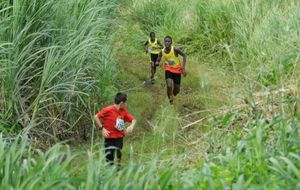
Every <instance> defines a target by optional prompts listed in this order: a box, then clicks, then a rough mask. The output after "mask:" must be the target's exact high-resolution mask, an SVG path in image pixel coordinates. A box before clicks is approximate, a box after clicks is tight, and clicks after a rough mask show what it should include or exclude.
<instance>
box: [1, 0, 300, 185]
mask: <svg viewBox="0 0 300 190" xmlns="http://www.w3.org/2000/svg"><path fill="white" fill-rule="evenodd" d="M9 2H10V1H5V3H7V4H9ZM16 2H18V1H16ZM23 2H27V1H23ZM28 2H29V1H28ZM34 2H35V1H34ZM36 2H37V1H36ZM39 2H40V1H39ZM47 2H49V1H47ZM50 2H52V1H50ZM53 2H54V1H53ZM68 2H70V1H68ZM74 2H75V1H74ZM89 2H93V3H94V4H89ZM119 2H120V3H121V4H120V6H119V7H118V12H117V15H118V19H116V20H114V23H113V30H111V31H110V34H114V36H113V37H112V39H113V42H114V43H113V44H114V51H113V53H112V54H109V53H105V54H101V55H102V57H104V58H107V55H113V56H114V57H115V59H116V61H117V63H118V64H117V65H118V67H117V68H114V67H113V69H111V67H109V66H110V65H113V64H110V63H111V62H109V61H108V60H110V59H104V58H103V59H101V60H99V61H100V62H101V63H106V64H101V65H98V64H97V65H93V64H92V68H90V69H91V70H88V71H91V72H88V74H93V75H92V76H94V75H95V77H96V79H97V80H95V81H96V82H99V83H101V81H103V82H105V79H110V76H111V75H113V76H114V74H117V77H116V78H114V86H112V88H104V91H103V89H102V90H100V92H99V91H97V90H95V91H91V90H90V89H89V88H90V87H91V88H92V87H95V86H94V83H89V82H87V81H90V80H89V79H91V78H89V77H87V78H81V76H82V75H76V76H75V78H70V80H71V79H72V81H76V79H78V80H79V79H80V80H79V81H80V82H83V79H84V82H83V83H82V85H83V86H84V87H85V88H80V90H81V91H77V90H73V91H68V90H66V91H63V90H65V88H63V90H62V89H61V91H59V93H58V92H57V91H56V89H57V88H58V87H60V85H61V81H59V79H65V78H64V77H68V76H69V75H68V72H71V71H72V72H73V66H74V65H73V63H74V60H77V59H75V58H77V57H72V56H71V58H72V59H69V56H67V57H65V55H69V54H68V53H66V54H64V53H63V52H61V53H56V52H55V51H54V50H52V51H50V52H49V54H50V55H49V56H50V57H49V59H45V63H47V64H46V66H47V65H48V67H45V68H49V71H50V72H49V73H48V74H47V72H45V75H46V76H48V77H51V76H57V75H55V73H57V72H58V73H59V74H60V75H59V77H57V78H56V77H54V79H55V80H54V81H56V79H57V80H58V81H57V83H41V84H53V85H54V86H45V87H47V88H41V89H39V88H38V90H37V91H41V94H40V95H39V94H38V95H39V96H37V97H39V98H40V99H38V100H44V102H43V101H42V102H41V101H33V103H32V104H33V106H31V107H29V108H28V109H26V110H29V111H30V110H31V112H29V113H30V114H32V113H35V116H36V117H34V118H39V117H38V116H43V114H46V115H47V114H51V113H52V112H51V111H55V110H51V109H46V108H48V107H49V106H52V104H51V102H50V103H49V104H47V105H48V106H46V107H45V106H44V107H39V106H40V105H42V104H41V103H45V101H53V100H51V99H49V100H48V99H47V97H48V95H51V96H52V95H53V97H55V98H57V99H55V100H57V102H56V104H53V105H59V104H60V103H62V104H63V105H66V106H68V105H70V104H69V103H70V102H75V103H74V104H71V105H72V106H78V107H79V108H80V110H85V109H84V108H86V107H85V106H87V107H88V108H89V109H88V110H89V111H90V112H92V113H90V114H84V116H87V115H88V116H87V117H89V116H92V115H93V114H94V112H95V110H93V106H88V105H90V104H89V103H88V102H90V101H91V102H92V103H95V104H96V105H95V107H98V106H99V107H100V105H101V102H99V101H98V100H97V101H96V100H95V99H96V98H94V99H93V98H92V100H91V99H88V101H86V99H84V98H83V97H85V96H84V95H85V94H82V93H83V92H85V93H88V94H89V95H90V97H98V95H99V93H100V94H101V97H105V94H106V95H107V97H109V98H111V97H113V95H114V93H115V91H117V90H122V91H125V92H127V93H128V95H129V102H128V109H129V110H130V112H132V113H133V115H135V116H136V118H137V119H138V121H139V122H138V125H137V128H136V129H135V131H134V133H133V134H132V135H130V136H128V138H127V139H126V142H125V146H124V150H123V158H124V159H123V163H124V165H123V166H122V168H121V170H120V171H118V172H117V171H116V169H115V168H114V167H110V166H108V165H107V164H106V163H105V161H104V159H103V153H102V151H101V148H99V147H100V146H101V143H100V144H98V143H95V144H91V146H90V147H89V150H88V151H86V149H85V150H84V151H78V150H76V152H72V151H71V150H70V149H69V147H63V146H61V145H59V144H58V145H55V146H53V147H52V148H50V149H49V150H47V151H46V152H42V151H39V150H36V149H35V148H31V146H30V145H28V144H27V141H26V140H20V141H15V142H14V143H12V146H11V147H9V148H8V146H7V144H6V143H5V141H4V140H3V139H1V137H0V160H1V161H0V171H2V172H0V179H1V180H0V181H1V183H0V188H3V189H9V188H16V189H34V188H36V189H41V188H42V189H43V188H44V189H48V188H53V189H59V188H62V189H80V188H82V189H212V190H214V189H299V187H300V186H299V180H300V165H299V163H300V162H299V161H300V157H299V154H300V141H299V139H300V138H299V136H300V129H299V126H300V125H299V90H298V89H299V77H297V76H299V57H300V56H299V47H298V44H299V39H300V38H299V33H300V32H299V28H300V27H299V20H300V19H299V18H300V12H299V11H298V10H299V9H300V5H299V3H298V1H296V0H289V1H281V0H266V1H260V0H253V1H240V0H233V1H232V0H231V1H227V0H212V1H197V0H195V1H186V0H183V1H176V2H175V1H169V0H166V1H159V0H155V1H148V0H141V1H133V0H123V1H119ZM98 3H100V1H97V2H96V1H76V4H75V3H74V4H72V3H71V4H72V5H73V6H71V7H75V8H76V9H74V10H73V11H74V12H73V13H78V12H81V10H89V11H87V13H86V14H88V13H89V14H92V15H93V13H95V12H97V11H94V8H95V7H98V6H96V5H99V4H98ZM101 3H108V2H106V1H101ZM41 4H43V5H44V4H47V3H46V2H44V1H43V3H41ZM58 4H60V3H58ZM1 5H2V4H1ZM28 5H29V4H28ZM47 5H48V4H47ZM87 5H89V6H88V7H89V8H88V9H84V7H86V6H87ZM31 6H33V4H30V6H29V7H31ZM20 7H23V8H24V7H28V6H20ZM31 8H32V9H33V8H36V6H33V7H31ZM31 8H30V9H29V10H31ZM47 8H48V7H47ZM64 8H65V9H67V6H66V7H62V10H64ZM68 8H70V6H68ZM98 8H100V7H98ZM9 10H10V9H7V10H6V9H5V10H4V11H1V12H0V14H2V13H4V14H3V15H4V16H6V15H10V14H12V13H7V12H6V11H9ZM47 10H48V9H47ZM49 10H50V9H49ZM96 10H98V9H97V8H96ZM101 10H102V9H101ZM104 10H106V9H104ZM108 10H109V11H110V10H111V9H108ZM99 11H100V9H99ZM26 12H28V11H26ZM36 12H38V11H36ZM67 12H68V13H70V12H69V11H67ZM29 13H30V11H29ZM60 13H61V14H63V12H60ZM68 13H66V14H68ZM49 14H50V13H49ZM106 14H108V13H107V12H105V15H106ZM43 15H48V14H43ZM50 15H51V14H50ZM75 15H76V14H75ZM1 16H2V15H1ZM5 18H6V17H5ZM13 18H15V17H13ZM28 18H31V17H28ZM42 18H43V17H42ZM76 18H85V17H80V16H79V17H76ZM87 18H89V17H87ZM92 18H94V19H84V22H81V19H75V20H74V23H77V25H75V26H76V27H75V26H74V28H75V29H76V30H75V29H74V28H73V29H74V31H73V30H68V32H71V34H73V33H72V31H73V32H75V31H77V29H78V30H80V31H81V29H82V28H81V26H82V25H81V24H83V23H85V24H88V26H89V27H88V29H86V30H83V31H82V33H81V32H80V33H76V32H75V34H78V35H75V36H76V37H77V36H79V38H80V37H86V36H89V35H88V34H89V31H93V30H90V29H92V28H94V27H95V26H91V25H89V24H92V23H93V22H94V21H99V20H97V18H99V17H93V16H92ZM100 18H102V17H101V16H100ZM11 19H12V18H11ZM4 20H5V19H4ZM38 20H41V19H38ZM50 20H51V19H50ZM3 22H5V21H3ZM89 22H91V23H89ZM7 23H8V22H7ZM41 23H44V22H41ZM50 23H51V22H50ZM67 23H68V22H67V21H65V22H62V25H63V26H68V25H67ZM80 23H81V24H80ZM94 24H96V23H94ZM98 24H100V23H98ZM7 26H10V25H9V24H8V25H7ZM14 26H18V25H14ZM42 26H44V25H42ZM46 26H48V25H45V27H46ZM50 26H51V25H50ZM97 26H98V25H97ZM99 26H101V25H99ZM4 28H5V27H4ZM25 28H26V27H25ZM42 28H44V27H42ZM0 30H2V31H4V32H5V31H6V30H5V29H2V28H1V29H0ZM102 30H103V31H106V28H102V29H101V31H102ZM152 30H153V31H155V32H156V34H157V36H158V37H159V39H160V40H161V41H162V38H163V37H164V36H165V35H171V36H172V37H173V39H174V45H175V46H178V47H180V48H182V49H183V50H184V51H185V52H187V53H188V65H187V71H188V76H187V77H186V78H183V80H182V92H181V93H180V95H179V96H178V97H176V99H175V104H174V105H173V106H170V105H169V103H168V101H167V99H166V95H165V86H164V75H163V72H162V70H160V71H159V72H158V73H157V80H156V81H157V82H156V84H155V85H153V86H148V85H147V86H145V85H144V84H142V82H143V80H145V79H147V78H148V75H149V74H150V71H149V64H148V56H147V55H144V54H143V53H142V52H143V51H142V43H143V41H144V40H146V39H147V37H148V33H149V31H152ZM8 31H10V30H8ZM21 31H23V30H21ZM25 31H26V30H25ZM51 31H52V30H51ZM54 31H55V30H54ZM58 31H60V32H62V34H63V35H59V37H60V39H64V37H65V35H66V36H68V35H69V34H66V33H63V32H64V30H62V29H61V30H58ZM112 31H114V32H115V33H113V32H112ZM97 32H98V33H97ZM97 32H96V33H97V35H99V34H100V36H102V33H101V32H100V31H98V30H97ZM19 33H21V34H22V32H19ZM34 34H35V33H34ZM73 35H74V34H73ZM94 35H95V34H94V33H93V35H92V36H94ZM106 35H107V33H105V35H104V36H106ZM0 37H1V36H0ZM29 37H32V35H29ZM5 39H6V38H5ZM13 39H14V38H13ZM47 39H48V38H47ZM76 39H77V38H76ZM80 39H81V38H80ZM84 39H85V38H84ZM1 40H2V39H1ZM48 40H51V39H48ZM105 40H106V39H104V41H105ZM62 42H64V43H67V41H62ZM77 42H78V41H76V43H77ZM101 42H103V41H102V40H101V41H97V44H98V43H99V44H101ZM64 43H62V45H61V46H59V47H63V48H64V49H63V50H65V49H67V50H68V46H64V45H63V44H64ZM76 43H75V44H76ZM78 43H79V42H78ZM78 43H77V44H78ZM86 43H87V42H86ZM86 43H83V44H81V45H80V46H79V47H81V46H83V48H82V49H81V48H79V49H80V50H82V51H79V50H78V51H76V53H75V54H76V55H77V54H79V58H83V60H84V61H82V62H79V63H80V64H79V65H80V67H78V69H79V68H80V69H79V70H75V71H77V72H76V73H81V71H85V69H84V68H86V67H85V66H86V65H87V64H86V63H89V62H88V60H89V59H96V60H98V58H99V57H98V50H99V49H98V46H96V47H97V48H96V49H93V48H92V50H93V51H92V52H94V51H95V52H96V53H95V52H94V53H95V54H92V55H91V56H92V57H89V56H87V54H85V53H87V52H90V51H87V50H86V49H85V47H87V46H84V45H85V44H86ZM39 44H40V43H37V44H36V45H35V46H37V47H39V46H38V45H39ZM79 44H80V43H79ZM87 44H89V43H87ZM92 44H93V43H92ZM35 46H34V47H35ZM1 47H5V43H4V45H2V46H1ZM47 47H48V46H47ZM76 47H77V46H75V47H73V46H72V48H71V50H72V49H74V48H75V49H76ZM88 47H89V46H88ZM11 49H12V48H2V49H1V51H3V52H4V53H6V52H9V51H12V50H11ZM21 49H22V48H20V49H17V50H21ZM23 49H24V48H23ZM89 49H90V48H89ZM63 50H61V51H63ZM100 50H103V48H100ZM3 55H5V56H4V58H5V59H3V60H10V59H8V58H10V57H9V56H8V55H10V54H8V55H7V54H3ZM13 55H15V54H13ZM16 55H18V54H16ZM33 55H34V56H33V57H36V58H40V57H39V56H35V55H36V54H33ZM88 55H90V54H88ZM96 55H97V56H96ZM1 56H2V54H1ZM60 56H63V57H62V58H61V59H62V60H61V59H60ZM16 57H17V58H18V59H20V58H22V56H21V57H18V56H16ZM87 57H89V59H88V58H87ZM102 57H101V58H102ZM1 58H2V57H1ZM29 58H31V57H30V56H29ZM50 58H51V59H50ZM84 58H86V59H84ZM18 59H16V60H18ZM53 59H54V60H57V61H58V62H56V61H55V62H54V64H50V63H52V62H49V63H48V62H47V61H51V60H53ZM30 60H31V59H30ZM38 60H39V59H38ZM59 60H61V62H60V61H59ZM66 60H68V61H66ZM80 60H81V59H80ZM65 61H66V63H68V64H67V66H66V67H67V68H66V67H64V63H65ZM106 61H107V62H106ZM8 62H10V63H14V62H13V61H8ZM71 62H72V64H71ZM21 63H23V62H21ZM33 63H35V62H33ZM42 63H44V62H42ZM55 63H61V64H59V65H57V67H55V68H62V69H61V70H60V69H57V70H53V71H51V68H52V67H51V66H52V65H53V66H55V65H56V64H55ZM1 64H2V62H1ZM7 65H8V63H6V67H5V69H3V70H0V71H1V72H2V73H4V74H5V75H1V77H2V76H5V77H6V76H8V75H7V73H10V72H12V71H14V70H12V71H11V70H10V69H12V68H19V67H17V65H14V67H12V68H10V67H8V66H7ZM75 65H77V64H75ZM103 65H104V66H103ZM94 66H95V67H94ZM98 66H99V67H101V68H99V67H98ZM24 67H25V66H24ZM24 67H21V68H24ZM74 67H75V66H74ZM29 68H33V67H29ZM39 68H40V70H39V71H40V72H37V73H36V74H37V76H40V75H42V73H44V70H43V69H42V68H44V67H39ZM76 68H77V67H76ZM95 68H96V70H94V69H95ZM82 69H83V70H82ZM99 69H100V71H101V75H98V74H99V73H98V72H99ZM106 69H107V70H106ZM114 69H115V70H114ZM19 70H20V68H19ZM29 70H30V71H32V72H33V71H34V70H31V69H29ZM5 71H9V72H7V73H6V72H5ZM26 71H27V70H26ZM60 71H61V72H60ZM75 71H74V72H75ZM102 71H103V72H102ZM2 73H1V74H2ZM13 74H14V75H13V76H19V75H18V73H13ZM31 74H34V72H33V73H31ZM38 74H40V75H38ZM21 76H23V75H21ZM26 76H27V75H26ZM28 76H31V75H28ZM35 76H36V75H32V77H35ZM43 76H44V74H43ZM72 76H73V75H72ZM84 76H85V75H84ZM88 76H90V75H88ZM24 79H26V80H25V81H27V82H26V83H25V84H30V83H31V82H32V80H29V79H30V78H28V77H25V78H24ZM42 79H44V80H45V81H47V80H46V79H48V78H47V77H42ZM16 81H17V80H16ZM50 81H52V80H50ZM54 81H53V82H54ZM95 81H93V80H92V82H95ZM109 81H110V80H109ZM80 82H79V83H80ZM12 84H13V85H11V86H14V83H12ZM62 84H63V87H67V86H65V84H69V83H63V82H62ZM72 84H73V83H72ZM76 84H77V83H76ZM80 84H81V83H80ZM101 84H102V83H101ZM103 84H105V85H104V86H108V84H111V81H110V82H108V83H106V82H105V83H103ZM4 85H6V84H4V83H3V79H2V78H1V88H2V89H1V90H2V91H1V93H2V94H1V96H2V97H4V98H3V100H5V101H3V102H4V103H3V102H1V104H3V105H4V106H7V105H14V106H16V105H19V104H18V103H14V104H9V103H7V104H5V102H8V101H7V99H8V98H7V97H8V96H4V95H3V93H4V92H6V86H4ZM25 86H26V85H25ZM38 86H40V85H38ZM73 86H74V85H73ZM73 86H72V87H73ZM100 86H101V85H100ZM4 87H5V88H4ZM19 87H23V85H20V86H19ZM29 87H30V88H31V87H34V86H32V85H31V86H29ZM41 87H44V86H41ZM48 87H49V88H48ZM76 87H77V86H76ZM14 89H15V88H14ZM25 89H26V88H25ZM51 89H53V91H51ZM59 89H60V88H59ZM76 89H77V88H76ZM92 89H93V88H92ZM96 89H98V88H96ZM105 89H106V90H105ZM35 90H36V89H35ZM98 90H99V89H98ZM48 91H49V94H47V93H46V92H48ZM7 92H10V90H8V91H7ZM25 92H28V93H29V95H30V91H29V90H28V91H25ZM33 92H34V91H33ZM50 92H51V93H50ZM105 92H106V93H105ZM56 93H58V94H56ZM65 93H66V94H68V95H70V94H69V93H71V95H74V93H75V95H76V96H75V97H76V98H74V97H73V96H71V95H70V96H68V97H69V98H71V99H70V100H69V99H64V98H63V99H58V98H62V97H65V96H64V94H65ZM10 95H13V93H11V94H10ZM46 95H47V96H46ZM21 97H25V98H26V97H27V96H25V95H23V96H21ZM30 97H31V96H30ZM34 97H35V96H34ZM43 98H46V99H43ZM12 100H15V99H12ZM17 100H18V99H17ZM20 100H23V99H22V98H21V99H20ZM33 100H36V98H33ZM66 100H69V103H68V102H67V101H66ZM26 102H28V101H26ZM65 102H66V103H65ZM105 104H108V102H105ZM29 105H31V104H30V102H29ZM14 106H13V107H14ZM81 106H83V108H82V107H81ZM101 106H102V105H101ZM7 108H10V107H7ZM63 108H64V107H57V111H58V113H60V112H59V111H61V110H65V109H63ZM67 108H68V107H67ZM71 108H72V109H71V110H70V112H66V113H68V114H69V115H67V116H68V117H67V118H69V117H71V119H70V120H66V121H68V122H70V123H72V122H73V121H74V120H72V118H73V117H75V116H74V115H76V114H79V113H80V112H77V111H78V110H79V108H78V109H75V108H74V107H71ZM73 108H74V109H73ZM45 109H46V111H45ZM5 110H11V111H12V112H15V110H18V109H12V108H11V109H5ZM5 110H4V109H3V110H1V114H2V115H5V113H6V112H3V111H5ZM21 110H22V109H21ZM32 110H37V111H36V112H32ZM7 113H9V112H7ZM26 113H27V112H26ZM54 113H56V112H54ZM73 114H74V115H73ZM8 116H13V117H15V115H14V114H8ZM22 116H23V115H22ZM25 116H26V114H25ZM55 116H57V115H55ZM58 116H61V115H58ZM58 116H57V117H54V118H55V119H54V120H52V121H55V122H58V121H60V120H59V119H60V117H58ZM30 118H32V115H30ZM41 118H43V117H41ZM56 118H58V119H56ZM79 118H80V117H79ZM81 118H84V117H83V116H82V117H81ZM52 119H53V118H52ZM76 119H77V118H76ZM57 120H58V121H57ZM87 120H88V121H90V120H89V119H87ZM5 121H10V120H5ZM29 121H31V120H29ZM33 121H40V120H37V119H36V120H33ZM45 121H48V120H45ZM50 121H51V120H50ZM75 123H77V120H75V121H74V123H73V124H74V125H75ZM37 124H40V123H37ZM50 124H51V122H50ZM38 126H39V125H38ZM42 126H43V125H42ZM71 126H72V125H71ZM5 127H6V128H7V127H8V128H9V125H5ZM51 129H52V128H51ZM53 132H55V128H54V131H53ZM54 134H55V133H54ZM73 151H74V150H73ZM40 171H42V173H41V172H40Z"/></svg>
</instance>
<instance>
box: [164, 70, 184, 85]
mask: <svg viewBox="0 0 300 190" xmlns="http://www.w3.org/2000/svg"><path fill="white" fill-rule="evenodd" d="M165 78H166V79H172V80H173V81H174V84H180V80H181V74H180V73H172V72H170V71H166V72H165Z"/></svg>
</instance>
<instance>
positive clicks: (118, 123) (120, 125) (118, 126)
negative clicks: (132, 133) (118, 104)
mask: <svg viewBox="0 0 300 190" xmlns="http://www.w3.org/2000/svg"><path fill="white" fill-rule="evenodd" d="M115 127H116V129H117V130H118V131H123V130H124V128H125V122H124V120H123V119H120V118H118V119H117V120H116V126H115Z"/></svg>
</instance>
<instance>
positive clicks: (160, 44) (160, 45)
mask: <svg viewBox="0 0 300 190" xmlns="http://www.w3.org/2000/svg"><path fill="white" fill-rule="evenodd" d="M157 44H158V45H159V48H160V49H162V48H163V47H164V46H163V45H162V43H160V41H159V40H157Z"/></svg>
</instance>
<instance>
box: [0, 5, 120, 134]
mask: <svg viewBox="0 0 300 190" xmlns="http://www.w3.org/2000/svg"><path fill="white" fill-rule="evenodd" d="M0 7H1V10H0V18H1V22H0V25H1V27H0V28H1V30H0V42H1V45H0V47H1V49H0V51H1V57H0V58H1V61H0V62H1V70H0V72H1V74H0V84H1V91H0V97H1V102H0V107H1V108H0V111H1V115H0V116H1V117H0V123H1V126H3V127H4V128H9V127H10V126H13V125H17V126H19V127H20V128H26V127H28V126H38V127H36V128H35V130H36V131H37V132H38V133H37V134H45V133H48V132H49V133H51V134H53V135H54V137H55V138H61V139H64V138H65V137H64V135H66V136H67V137H68V136H70V135H71V133H70V134H69V132H72V131H73V132H74V131H75V130H73V129H75V128H74V127H75V126H78V125H79V123H81V124H82V121H83V120H90V114H89V112H90V111H88V110H92V109H93V103H91V102H96V101H101V100H102V101H103V100H105V99H106V98H107V97H108V96H109V95H110V94H109V93H108V92H109V91H110V89H111V88H112V81H113V79H114V75H115V66H114V65H115V62H114V59H113V57H112V55H111V47H110V44H109V40H110V39H109V33H110V32H111V31H110V29H109V27H110V25H111V23H112V19H113V18H114V16H115V14H114V10H115V4H114V2H113V1H111V2H108V1H93V0H91V1H90V0H85V1H77V0H74V1H59V2H57V1H52V0H50V1H37V0H25V1H2V2H1V6H0ZM85 123H86V122H85ZM88 123H90V122H88ZM85 125H86V124H85ZM76 130H78V128H77V129H76Z"/></svg>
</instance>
